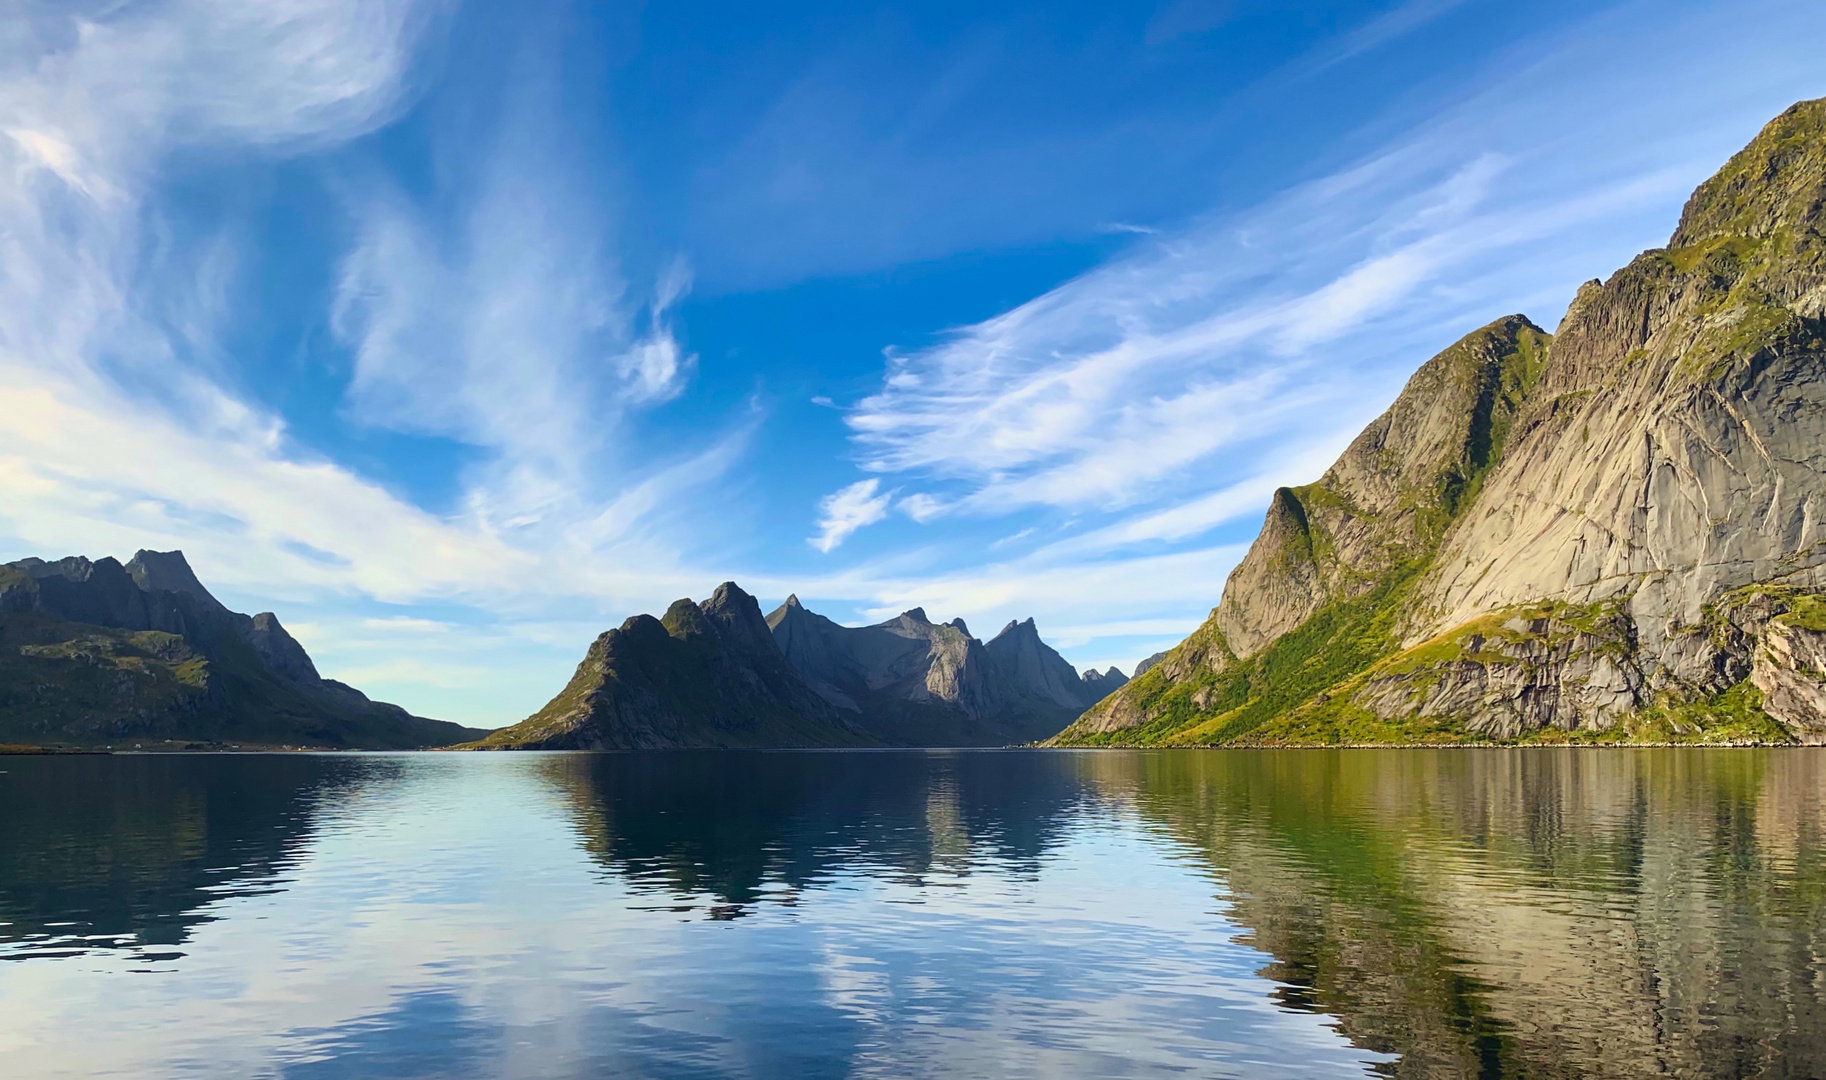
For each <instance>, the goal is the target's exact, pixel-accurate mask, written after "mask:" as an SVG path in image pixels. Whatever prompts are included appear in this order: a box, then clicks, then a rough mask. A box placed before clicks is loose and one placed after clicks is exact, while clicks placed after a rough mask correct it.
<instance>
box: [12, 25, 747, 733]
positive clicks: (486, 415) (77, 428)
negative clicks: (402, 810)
mask: <svg viewBox="0 0 1826 1080" xmlns="http://www.w3.org/2000/svg"><path fill="white" fill-rule="evenodd" d="M447 7H448V5H446V4H444V3H441V2H438V0H427V2H408V0H360V2H353V0H274V2H272V3H265V4H251V5H250V4H241V3H227V2H220V0H172V2H165V3H147V4H135V5H130V6H124V7H122V6H116V7H114V8H110V9H108V10H106V11H101V12H97V13H60V12H43V11H40V12H34V13H32V14H33V17H34V18H36V19H37V20H38V22H37V23H36V24H35V25H34V27H33V32H31V33H23V32H21V33H12V34H9V35H8V37H7V40H8V41H9V42H24V43H28V44H30V45H31V46H32V47H33V48H34V49H35V50H36V51H34V52H30V53H29V54H25V53H17V52H15V53H11V54H9V55H7V56H5V57H0V132H3V133H4V134H0V397H4V399H5V400H6V402H7V407H6V408H5V409H0V540H4V542H5V544H6V546H7V547H8V548H9V549H11V550H13V551H16V552H17V553H19V554H28V553H29V554H45V555H61V554H68V553H84V554H89V555H94V556H100V555H104V554H115V555H119V556H121V557H125V556H127V555H130V554H131V553H132V552H133V550H134V549H136V548H138V547H153V548H160V549H168V548H179V547H181V548H183V549H185V550H186V551H187V552H188V553H189V555H190V556H191V559H192V561H193V563H194V564H195V565H196V566H197V567H198V569H199V571H200V572H201V573H202V574H203V576H204V577H205V579H206V580H208V581H209V582H210V583H211V585H212V587H214V588H216V589H218V590H219V591H220V592H221V593H222V594H223V595H224V597H225V598H227V599H230V600H233V599H235V598H236V597H238V596H245V597H248V598H249V605H250V606H251V605H252V604H258V605H260V606H262V607H264V606H271V605H272V604H273V603H274V601H284V603H283V604H281V605H280V606H281V607H282V608H283V610H285V611H287V612H288V613H292V614H291V615H288V618H292V617H293V616H296V618H295V620H294V621H298V622H301V623H303V624H305V625H307V626H308V625H311V624H312V623H313V622H314V621H316V620H322V622H323V624H324V625H335V626H338V627H340V628H341V629H342V630H343V631H347V633H344V634H341V635H332V636H330V637H327V638H326V639H325V640H324V641H323V642H322V648H321V649H320V651H319V661H320V663H322V664H323V665H324V667H325V670H326V671H329V672H331V673H336V672H339V671H344V672H346V671H352V670H356V669H358V668H359V667H361V666H362V665H363V664H370V665H371V664H373V663H375V661H373V660H372V658H371V657H369V656H367V654H366V653H364V652H363V648H364V646H363V642H364V641H366V640H367V637H364V636H363V633H362V632H359V631H360V628H361V626H362V624H363V619H364V618H367V617H376V618H383V619H391V618H394V617H396V615H397V607H398V606H400V605H427V604H429V605H431V609H432V610H435V611H436V612H437V613H438V614H439V615H440V617H441V619H453V620H457V621H459V622H460V623H462V624H463V625H465V626H467V627H468V630H467V631H466V632H465V633H464V634H461V635H447V636H448V637H450V638H452V639H453V641H452V643H450V644H446V645H443V646H441V648H442V649H444V650H445V651H446V652H448V653H449V655H450V657H451V658H452V659H451V664H452V665H454V666H453V667H452V669H451V670H456V669H457V668H460V667H462V666H464V665H468V666H469V667H470V668H471V669H472V670H473V669H474V668H475V665H477V664H484V665H485V664H486V663H488V662H490V660H491V658H496V659H498V658H499V657H500V656H502V655H505V654H503V652H502V651H501V649H500V648H498V647H497V646H496V643H497V641H498V640H509V641H517V642H519V644H520V646H522V647H520V648H518V650H517V651H514V650H510V654H511V655H512V656H514V657H515V660H514V661H513V663H514V665H515V666H516V674H515V675H513V676H511V677H510V678H507V679H505V680H504V679H503V678H501V677H500V674H501V673H498V672H497V673H496V676H495V677H492V678H490V677H485V676H484V677H479V680H480V683H482V684H488V685H499V684H500V683H502V682H503V681H507V682H512V681H514V680H516V679H517V680H519V682H521V683H523V684H525V685H524V687H523V690H524V691H525V692H526V693H529V694H530V693H534V692H536V689H535V687H536V684H538V683H540V682H541V681H542V679H541V678H540V676H541V673H543V675H544V676H545V677H546V678H549V677H554V676H558V675H561V673H562V670H564V669H565V668H568V666H569V664H570V663H571V662H572V661H574V657H569V656H568V653H569V651H570V650H569V648H568V647H565V648H561V649H554V648H553V647H552V646H551V645H550V644H549V643H547V644H544V645H539V646H538V647H537V648H533V647H532V646H531V645H529V644H528V642H529V640H530V639H527V638H526V637H525V635H523V634H519V633H518V632H517V631H513V630H511V629H503V628H502V627H501V626H499V625H496V626H495V627H494V628H493V629H487V630H485V631H484V632H481V633H478V632H477V624H478V622H480V623H483V624H489V623H491V622H495V621H499V622H501V623H505V624H509V625H511V624H514V623H515V621H516V620H532V621H533V622H534V623H535V624H536V623H538V622H539V621H540V620H545V621H548V622H549V621H550V620H551V619H552V618H553V617H554V612H557V613H559V614H560V615H562V616H563V617H565V618H577V619H582V620H584V621H586V622H589V623H594V622H596V621H598V619H599V618H600V616H595V615H591V614H588V613H589V612H592V611H594V610H595V608H596V605H597V604H599V603H600V604H603V605H605V606H609V607H610V608H612V609H616V610H619V609H624V608H626V607H632V606H637V605H646V604H650V603H651V602H652V601H653V600H654V599H655V598H660V597H666V598H669V597H671V596H675V595H677V594H678V593H680V592H685V591H690V590H692V589H696V588H697V587H698V586H699V583H700V582H701V580H703V579H705V578H707V577H711V576H713V572H711V571H699V570H695V569H693V568H691V567H689V566H686V565H684V560H685V559H686V558H687V556H686V554H685V553H684V552H683V551H682V550H681V548H680V546H679V545H678V544H676V543H672V542H669V541H667V540H666V539H665V538H664V537H662V536H661V535H660V534H661V533H662V532H663V531H664V525H663V524H662V523H663V522H665V521H667V520H668V515H669V514H671V513H672V508H674V507H676V506H677V505H678V504H679V503H680V501H681V498H680V496H681V495H682V494H683V493H684V492H687V491H690V490H692V489H694V488H698V487H701V486H703V485H705V484H711V483H715V482H716V478H717V476H718V475H720V471H721V470H722V469H724V468H726V467H727V465H728V463H729V461H730V460H731V457H732V454H733V453H734V450H733V449H732V448H734V447H739V445H740V444H741V440H742V438H743V437H744V435H743V432H745V431H746V430H748V429H749V428H751V427H752V421H750V420H743V421H742V422H741V423H740V424H738V428H739V429H740V430H738V431H737V432H735V433H734V434H733V435H730V436H728V437H726V438H721V439H718V438H716V437H714V436H713V437H712V438H711V439H709V440H707V441H708V442H710V444H711V445H710V448H709V449H708V450H701V449H700V450H698V451H695V452H694V451H693V450H692V449H691V448H690V447H689V446H686V447H684V448H682V451H681V453H680V454H679V455H678V456H677V458H676V459H675V460H673V461H672V462H671V463H670V467H665V466H666V463H664V462H662V463H661V464H662V467H661V468H659V469H658V470H657V471H654V470H652V469H651V468H650V467H645V468H627V467H624V468H617V469H601V468H597V469H594V470H593V468H592V467H593V466H597V467H599V466H601V465H602V464H603V463H604V460H605V454H606V453H607V451H606V450H605V445H606V442H607V439H606V437H605V435H604V434H603V433H604V432H605V431H613V429H614V427H615V425H614V422H613V421H614V418H615V417H616V416H618V415H623V414H625V413H626V412H627V411H628V410H633V409H638V408H643V407H650V406H651V405H653V404H656V403H659V402H662V401H664V400H667V399H668V398H669V397H671V396H673V395H675V394H676V393H677V392H678V390H679V389H680V387H682V386H683V385H684V381H685V380H686V378H687V377H688V376H689V373H690V371H691V366H692V362H693V361H692V357H691V356H690V354H689V353H688V352H686V351H685V350H683V349H681V348H680V347H679V346H678V343H677V341H676V338H675V336H674V334H673V332H672V330H671V327H670V318H671V316H670V312H671V310H672V308H673V307H674V305H675V304H676V303H677V301H678V299H679V297H680V296H681V295H683V293H684V291H685V289H686V288H687V287H688V284H689V274H688V272H686V270H685V269H684V267H683V264H679V265H678V266H676V267H675V268H674V270H672V271H670V272H668V273H667V274H665V275H662V277H661V279H660V280H659V281H658V282H656V283H655V285H654V286H653V287H652V288H651V289H650V290H628V289H626V288H625V287H624V286H623V284H622V283H621V281H620V280H619V279H618V277H617V276H616V274H615V267H614V264H613V262H612V260H610V259H609V258H607V257H606V253H605V251H604V249H605V247H606V238H605V231H606V229H607V227H608V223H607V222H605V221H604V220H603V219H602V217H601V216H600V212H599V211H598V210H597V209H596V208H595V207H594V206H593V203H592V200H591V199H590V198H589V197H588V196H587V194H586V193H583V192H580V191H578V190H577V188H576V187H575V186H574V183H575V181H576V179H577V177H576V175H575V174H574V173H566V172H564V171H563V170H560V169H557V168H554V167H553V163H554V158H553V156H552V155H550V154H547V153H546V149H547V148H546V147H543V146H530V147H529V146H521V147H505V149H518V150H524V151H525V152H524V153H522V154H521V155H520V156H519V157H518V158H517V159H515V158H514V157H513V155H511V154H508V153H505V152H503V153H500V154H496V155H488V156H485V157H486V160H485V161H484V163H483V164H482V165H481V166H480V167H478V168H477V170H476V171H475V172H473V173H469V174H465V178H466V181H468V182H467V183H466V184H465V185H464V186H463V187H462V190H461V191H459V192H458V193H457V195H458V196H460V197H458V198H453V199H451V200H450V201H451V202H455V203H460V204H461V205H462V207H463V214H464V219H465V220H464V228H462V229H460V230H455V231H454V232H453V231H447V230H445V229H444V228H443V227H442V226H443V223H441V222H438V221H436V220H434V219H433V216H432V215H431V214H430V213H428V211H427V209H426V208H425V207H424V206H422V205H420V204H419V203H417V202H415V201H414V200H413V199H411V198H408V197H406V196H405V195H404V194H402V193H401V191H400V189H398V188H397V187H394V186H390V185H386V184H375V185H372V186H370V187H369V188H367V190H366V192H365V195H367V196H370V198H364V199H361V200H357V201H356V202H355V203H352V204H351V212H352V217H353V220H354V223H355V226H356V228H355V237H356V243H355V246H354V247H353V248H352V250H351V251H350V253H349V254H348V256H347V258H346V259H345V260H344V263H343V273H342V278H341V282H340V284H341V289H340V291H339V294H338V295H339V306H338V309H337V312H336V315H337V316H338V320H337V323H338V326H339V328H340V329H341V330H342V331H344V332H345V333H347V334H348V336H349V340H350V341H351V343H352V344H354V345H355V347H356V348H355V351H356V353H357V356H356V380H355V388H354V390H353V397H352V398H351V401H352V402H353V406H352V415H353V416H355V417H356V418H357V419H359V420H361V421H363V422H367V423H370V424H372V425H375V426H382V427H388V428H393V429H399V430H410V431H415V432H428V433H434V434H439V435H445V436H448V437H451V438H455V439H459V440H463V441H467V442H469V443H471V444H472V445H475V446H478V447H481V448H483V449H484V450H485V451H487V454H488V456H487V458H486V460H485V464H484V465H483V466H481V467H480V468H478V469H477V471H476V473H475V475H473V476H470V477H468V478H467V484H468V487H467V495H466V497H465V498H464V499H463V500H462V502H461V505H459V507H458V508H457V510H456V511H454V512H452V513H447V514H434V513H431V512H428V511H426V510H425V509H423V508H422V507H420V506H418V505H416V504H415V503H414V502H412V501H410V500H409V499H407V498H404V497H402V496H401V495H400V494H399V493H398V492H396V491H393V490H390V489H389V488H388V487H386V486H384V485H382V484H380V483H377V482H375V481H373V480H372V479H370V478H368V477H366V476H364V475H363V474H362V473H361V472H360V471H359V470H357V469H355V468H353V467H350V466H348V465H345V464H342V463H339V462H338V461H336V460H334V459H332V458H331V457H329V456H328V455H327V454H324V453H321V452H318V451H315V450H313V449H312V448H311V447H310V446H308V445H305V444H304V443H302V442H301V441H300V439H299V438H298V436H297V435H296V434H295V432H294V431H293V429H292V427H291V425H289V424H288V423H287V422H286V420H285V418H284V417H283V416H281V415H280V414H278V413H277V412H274V411H272V410H271V409H269V408H267V407H264V406H262V405H261V404H259V403H258V402H256V401H253V400H251V399H250V398H249V397H247V396H246V395H245V394H244V393H243V392H242V391H241V390H240V389H238V383H237V378H236V376H237V375H238V372H237V370H236V369H235V363H234V358H233V357H232V356H228V355H225V346H224V342H225V341H226V340H227V336H228V325H229V323H230V321H231V320H230V314H231V313H230V311H229V308H230V301H229V299H228V297H229V295H230V293H231V289H230V284H231V283H232V282H233V281H234V280H235V278H236V275H237V274H238V273H241V272H242V271H243V269H244V268H243V266H242V265H241V263H240V260H242V259H243V258H249V259H257V258H258V257H259V254H258V253H257V252H251V251H247V250H244V249H243V248H242V247H241V246H238V245H237V243H236V242H235V238H233V237H230V236H226V235H207V234H205V235H201V236H198V235H188V234H187V235H185V236H183V237H182V242H177V240H176V239H175V237H176V235H177V226H175V225H174V223H173V222H172V221H171V219H170V216H169V214H170V207H169V205H168V202H167V196H168V193H167V192H166V191H165V190H164V189H163V185H164V184H165V183H166V182H167V180H168V178H169V169H170V162H171V160H172V159H173V158H174V156H177V155H191V156H193V157H194V156H196V155H208V156H211V157H214V158H220V159H224V160H229V161H249V160H267V159H275V158H281V157H286V156H291V155H298V154H306V153H314V152H318V151H321V150H325V149H328V148H334V147H337V146H340V145H344V144H347V143H348V142H350V141H351V140H353V139H357V138H359V137H361V136H363V135H366V134H368V133H370V132H373V131H375V130H376V129H377V128H379V127H381V126H383V125H385V124H387V123H389V122H390V121H392V120H393V119H394V118H396V117H397V116H399V115H400V113H401V111H402V110H403V109H405V108H406V107H407V106H408V105H409V104H410V103H411V102H412V101H413V99H414V95H415V93H416V92H417V88H416V86H415V83H414V71H415V64H416V63H417V53H418V50H419V48H420V46H421V43H422V41H423V40H424V39H425V37H426V31H427V29H428V28H430V27H432V26H433V25H434V24H435V22H436V20H438V19H439V18H441V17H443V15H444V13H445V10H446V8H447ZM567 185H571V186H567ZM528 522H536V523H539V524H540V526H541V527H540V528H538V529H529V528H528V527H527V524H528ZM9 557H12V556H9ZM560 564H561V565H565V566H567V567H570V568H571V570H570V571H569V572H568V573H564V574H561V573H557V572H554V571H553V570H552V567H553V566H554V565H560ZM390 608H391V609H393V610H391V611H390V610H389V609H390ZM364 613H369V614H364ZM374 613H378V614H374ZM367 629H368V630H369V631H371V630H372V629H373V628H372V627H368V628H367ZM579 633H581V631H579ZM371 636H372V634H371V633H370V634H368V637H371ZM409 666H410V665H407V666H406V667H401V666H399V665H395V666H394V668H392V669H387V668H386V665H385V664H382V665H380V667H377V668H375V669H374V670H383V669H384V670H395V671H396V672H403V671H406V670H407V668H408V667H409ZM522 669H523V670H522ZM401 678H402V680H403V681H404V682H410V681H411V680H409V679H405V677H404V676H403V675H402V676H401ZM470 681H471V682H475V681H476V680H475V679H472V680H470ZM445 682H449V679H445ZM440 685H441V684H440ZM366 688H367V689H370V690H372V691H375V692H377V693H381V694H383V695H384V694H389V693H398V692H405V693H407V694H408V695H409V700H411V699H410V695H411V694H412V693H413V690H412V688H411V687H410V686H406V685H391V686H390V685H388V684H387V683H386V682H385V681H383V682H381V683H380V684H378V685H372V684H371V685H370V686H368V687H366ZM418 690H419V691H420V692H422V694H421V696H420V697H419V698H418V702H419V704H418V707H420V708H422V709H428V710H429V711H436V712H439V713H441V714H443V715H451V716H456V717H459V718H465V719H471V720H479V721H489V720H502V719H512V718H513V716H512V714H511V713H509V714H508V715H506V716H502V715H499V714H498V713H497V712H496V710H497V709H498V708H499V707H500V704H501V703H500V702H498V701H478V700H477V699H476V698H475V697H474V695H473V694H469V695H467V696H464V695H451V694H446V695H444V696H443V697H442V699H440V698H439V696H438V693H437V691H438V686H420V687H419V688H418ZM423 695H429V698H428V699H427V698H426V697H425V696H423ZM426 700H429V701H430V702H431V704H430V705H426V704H424V702H425V701H426ZM510 708H516V707H515V706H510ZM516 711H517V709H516Z"/></svg>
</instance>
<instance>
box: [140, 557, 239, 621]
mask: <svg viewBox="0 0 1826 1080" xmlns="http://www.w3.org/2000/svg"><path fill="white" fill-rule="evenodd" d="M125 569H126V571H127V573H128V575H129V576H131V577H132V578H133V580H134V582H135V583H136V584H138V585H139V587H140V588H142V589H145V590H147V591H152V590H154V589H165V590H167V591H170V592H181V593H185V594H187V595H189V596H194V597H196V598H197V599H198V600H201V601H202V602H203V603H205V604H208V605H209V606H211V607H214V608H219V609H221V610H227V609H226V608H223V607H222V604H221V602H220V601H218V600H217V599H216V598H215V597H214V596H212V595H211V594H210V592H209V590H208V589H206V588H204V587H203V583H202V582H201V581H198V580H197V575H196V572H195V571H193V570H192V569H191V568H190V561H189V560H188V559H186V558H184V553H183V552H182V551H150V550H147V549H145V548H141V549H140V550H139V551H137V552H135V553H134V555H133V558H132V560H131V561H130V562H128V563H127V565H126V567H125Z"/></svg>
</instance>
